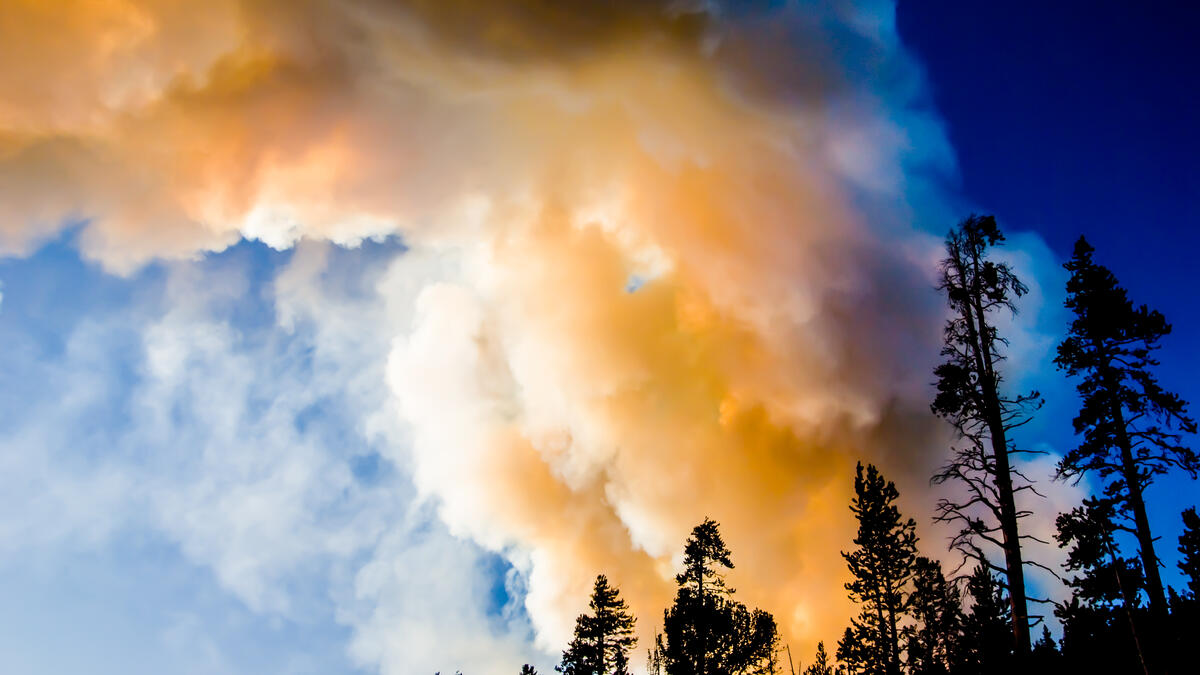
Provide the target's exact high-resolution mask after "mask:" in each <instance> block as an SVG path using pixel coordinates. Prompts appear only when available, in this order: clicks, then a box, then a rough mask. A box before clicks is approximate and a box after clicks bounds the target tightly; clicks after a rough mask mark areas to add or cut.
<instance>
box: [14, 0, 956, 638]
mask: <svg viewBox="0 0 1200 675" xmlns="http://www.w3.org/2000/svg"><path fill="white" fill-rule="evenodd" d="M891 11H892V10H891V8H890V7H889V6H887V5H880V6H876V5H875V4H874V3H872V4H871V5H869V6H866V7H864V6H852V5H851V4H850V3H843V2H821V3H812V4H810V3H775V2H729V3H721V2H716V1H711V2H704V1H701V0H696V1H694V2H687V1H681V0H670V1H666V0H663V1H661V2H648V1H645V0H628V1H621V2H616V1H611V0H586V1H583V0H581V1H578V2H570V3H566V2H554V1H552V0H521V1H510V2H503V3H501V2H471V1H468V0H409V1H407V2H385V1H383V0H378V1H375V0H352V1H347V0H286V1H285V0H213V1H212V2H207V3H193V2H184V1H174V0H154V1H148V0H147V1H143V2H133V1H132V0H129V1H118V2H113V1H100V0H94V1H93V0H72V1H67V2H59V3H43V2H38V1H36V0H16V1H15V2H5V3H3V4H2V5H0V61H2V62H3V63H4V64H5V65H4V67H3V68H2V69H0V247H2V250H3V251H4V252H6V253H9V254H19V253H21V252H24V251H29V250H31V249H32V248H34V247H36V246H37V245H38V243H39V242H41V241H44V240H46V239H48V238H51V237H53V236H55V235H56V233H58V232H60V231H61V230H62V229H63V228H67V227H77V228H79V236H78V242H79V245H80V247H81V248H82V250H83V252H84V254H85V255H87V256H89V257H91V258H93V259H95V260H97V261H99V262H100V263H101V264H102V265H104V266H105V267H106V268H108V269H110V270H112V271H114V272H117V273H124V272H128V271H131V270H134V269H136V268H137V267H138V266H140V265H143V264H145V263H146V262H148V261H151V260H156V259H163V258H180V257H183V258H186V257H191V256H195V255H198V254H201V253H203V252H205V251H214V250H220V249H222V248H224V247H227V246H230V245H232V244H233V243H235V242H237V241H238V240H240V239H242V238H249V239H258V240H262V241H264V242H266V243H268V244H270V245H271V246H274V247H287V246H290V245H292V244H294V243H295V242H297V241H299V240H300V239H303V238H309V239H325V240H329V241H333V242H336V243H339V244H344V245H354V244H356V243H357V242H361V241H363V240H364V239H368V238H380V237H386V236H389V235H399V236H400V237H402V238H403V240H404V241H405V243H406V245H407V246H409V248H410V250H409V251H408V252H406V253H405V254H404V256H407V258H406V259H401V260H400V261H399V262H398V263H397V265H398V268H399V269H401V270H404V269H408V268H411V278H408V279H407V281H405V282H404V284H408V286H409V287H412V288H416V289H418V290H417V292H416V294H415V298H416V299H415V307H414V308H412V310H411V311H412V315H411V316H412V319H411V322H410V324H411V325H407V326H405V327H404V328H403V329H402V330H401V331H400V333H399V334H398V335H396V336H395V340H394V343H393V348H392V351H391V356H390V359H389V362H388V364H387V372H386V374H385V373H383V372H380V373H379V377H380V378H381V379H382V378H384V377H386V378H387V382H388V384H389V386H390V387H391V390H392V392H393V393H394V414H397V415H400V416H401V417H402V418H403V419H404V420H405V421H406V422H407V424H408V425H409V428H410V430H411V446H410V447H406V448H403V449H398V450H397V453H396V455H395V459H396V461H397V463H398V464H400V465H402V466H404V467H405V468H406V470H408V471H411V474H412V477H413V481H414V483H415V485H416V487H417V489H418V491H419V492H421V493H422V494H423V495H425V496H427V497H428V498H430V499H431V500H432V502H433V503H435V504H436V505H437V508H438V509H439V513H440V515H441V517H442V518H443V520H444V521H445V522H446V524H447V525H448V526H449V527H450V529H451V531H453V532H454V533H456V534H459V535H461V536H464V537H469V538H472V539H474V540H475V541H477V542H479V543H480V544H482V545H484V546H486V547H488V548H491V549H493V550H495V551H498V552H501V553H503V554H504V555H505V556H507V557H508V558H509V560H511V561H512V562H513V564H514V565H516V567H517V568H518V569H519V570H521V572H522V573H524V574H525V575H526V577H527V584H528V595H527V597H526V600H525V606H526V609H527V610H528V612H529V616H530V617H531V619H532V621H533V625H534V627H535V629H536V632H537V637H538V640H539V644H540V645H541V646H542V647H543V648H545V649H547V650H552V649H554V648H556V647H560V646H561V645H562V644H563V642H564V641H565V638H566V635H567V632H568V631H569V630H570V628H571V623H572V618H573V616H574V615H575V614H576V613H577V612H578V611H579V610H580V608H581V606H582V604H583V602H584V597H585V594H586V591H587V588H588V584H589V580H590V579H591V578H592V577H593V575H594V574H596V573H597V572H601V571H602V572H605V573H607V574H608V575H609V577H610V578H611V579H613V580H614V581H615V582H616V583H617V584H619V585H620V586H621V588H622V589H623V591H624V593H625V594H626V595H627V596H628V597H629V598H630V599H631V602H632V604H633V607H634V609H635V610H636V611H637V613H638V614H639V616H640V617H641V624H640V627H641V630H642V631H643V635H646V634H649V632H650V631H651V630H652V629H653V628H654V624H655V621H656V615H657V612H659V611H660V610H661V608H662V607H664V606H665V605H666V604H667V602H668V600H669V597H670V594H671V592H672V583H671V575H672V569H673V564H674V563H675V562H677V555H678V552H679V550H680V548H681V544H682V542H683V539H684V537H685V536H686V534H687V532H688V530H689V529H690V528H691V527H692V526H693V525H694V524H696V523H697V522H699V521H700V520H701V519H702V518H703V517H705V516H711V517H713V518H715V519H717V520H719V521H720V522H721V523H722V525H723V528H724V532H725V533H726V536H727V540H728V542H729V543H730V545H731V548H732V550H733V552H734V559H735V562H736V563H737V564H738V570H737V572H735V574H734V577H733V579H732V580H731V581H732V585H733V586H735V587H736V588H737V589H738V591H739V593H740V594H741V595H742V596H743V598H744V599H745V601H747V602H748V603H751V604H756V605H760V606H762V607H764V608H767V609H769V610H771V611H773V612H775V613H776V615H777V617H778V618H779V619H780V622H781V625H782V627H783V629H784V631H785V633H786V635H787V637H788V638H789V639H790V640H792V641H793V643H794V644H797V645H805V646H807V645H810V644H811V643H812V642H815V640H816V639H818V638H820V639H826V640H830V639H833V638H835V637H836V635H838V633H839V632H840V627H841V626H843V625H844V623H845V619H846V616H847V615H848V612H849V607H848V605H847V602H846V600H845V597H844V593H843V591H842V589H841V582H842V581H843V580H844V579H843V577H844V564H843V562H842V560H841V558H840V557H839V556H838V555H837V551H838V550H840V549H844V548H846V547H847V546H848V545H849V541H850V539H851V531H852V527H853V523H852V521H851V519H850V514H849V512H848V511H847V508H846V506H847V503H848V498H849V492H850V489H851V476H852V472H853V466H854V463H855V461H856V460H858V459H860V458H861V459H865V460H868V461H874V462H877V463H879V464H881V465H882V466H883V467H884V469H885V471H886V472H887V473H889V474H890V475H891V477H893V478H894V479H896V480H898V481H899V482H901V483H902V484H903V485H905V486H908V487H909V488H911V489H912V490H913V491H916V490H917V489H918V488H919V487H920V486H922V485H923V484H924V481H925V478H926V477H927V476H928V475H929V473H930V469H931V467H932V466H933V465H934V464H936V463H937V461H938V458H939V457H940V455H941V449H942V448H943V447H944V438H943V437H942V434H943V431H942V428H941V427H940V426H938V425H937V424H936V422H935V421H934V420H933V419H932V418H931V417H930V415H929V412H928V407H927V396H928V391H927V382H928V380H929V378H930V376H929V366H930V364H931V361H932V360H933V359H934V358H935V357H936V351H937V342H938V337H939V333H938V332H939V329H940V326H939V323H940V320H939V318H938V317H939V312H940V311H941V310H940V307H939V305H938V303H937V298H936V296H935V295H934V294H933V293H932V290H931V281H930V271H931V267H932V262H933V260H934V259H935V258H936V255H937V251H936V243H937V242H936V239H931V238H928V237H925V236H923V235H920V234H917V233H916V231H915V230H913V229H911V228H910V222H911V221H912V220H913V218H914V216H913V213H914V212H915V211H920V210H921V204H922V202H923V200H925V199H926V197H927V196H928V195H927V194H926V191H925V189H924V186H925V183H924V182H923V181H922V180H921V179H920V170H919V168H914V166H915V165H917V164H921V163H924V162H933V163H935V164H936V163H937V162H939V161H940V160H939V157H941V148H942V141H941V137H940V136H939V134H938V132H937V130H936V125H933V124H931V123H930V122H929V120H928V118H926V117H925V116H923V115H922V114H921V113H920V111H919V109H918V108H916V107H915V106H916V105H917V103H918V102H919V96H920V93H921V91H920V86H919V77H918V75H917V73H916V72H915V70H914V69H913V68H912V66H911V65H910V64H909V62H908V61H907V60H906V57H905V55H904V54H903V52H902V50H901V49H900V47H899V45H898V41H897V38H896V36H895V32H894V28H893V26H892V20H891ZM934 215H935V217H936V218H937V219H938V220H936V221H935V222H934V223H933V224H935V225H936V226H937V227H938V228H939V229H940V228H942V227H945V225H947V223H946V222H945V221H944V220H940V218H941V217H942V215H943V214H942V213H936V214H934ZM409 261H411V264H410V263H409ZM431 261H432V262H431ZM406 265H407V266H408V267H407V268H406ZM404 284H400V285H404ZM384 292H385V293H386V292H388V287H387V286H385V287H384ZM396 292H397V293H398V294H400V292H399V291H396ZM401 295H402V294H401ZM397 297H399V295H398V296H397ZM406 311H408V310H406ZM406 315H407V314H406ZM386 329H387V327H386V326H378V327H373V326H362V327H361V330H364V331H370V330H386ZM922 499H923V498H921V497H920V496H919V495H914V497H913V498H912V501H911V502H910V503H911V505H912V509H911V510H912V511H914V515H920V516H922V517H923V515H924V513H918V509H925V508H927V506H928V504H927V502H926V501H922ZM931 548H933V549H934V550H936V549H937V548H940V547H939V546H938V544H936V543H932V544H931Z"/></svg>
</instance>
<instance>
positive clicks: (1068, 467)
mask: <svg viewBox="0 0 1200 675" xmlns="http://www.w3.org/2000/svg"><path fill="white" fill-rule="evenodd" d="M1094 250H1095V249H1093V248H1092V247H1091V246H1090V245H1089V244H1088V243H1087V241H1086V240H1085V239H1083V238H1082V237H1080V238H1079V241H1078V242H1076V243H1075V251H1074V255H1073V256H1072V257H1071V260H1070V261H1068V262H1067V263H1066V264H1065V265H1064V267H1066V269H1067V270H1068V271H1069V272H1071V278H1070V279H1069V280H1068V281H1067V300H1066V303H1065V304H1066V306H1067V307H1068V308H1069V309H1071V310H1072V311H1073V312H1074V313H1075V318H1074V320H1073V321H1072V322H1071V328H1070V332H1069V333H1068V335H1067V338H1066V339H1065V340H1063V342H1062V344H1060V345H1059V346H1058V356H1057V357H1056V358H1055V359H1054V362H1055V363H1056V364H1057V365H1058V367H1059V368H1061V369H1063V370H1065V371H1066V372H1067V374H1068V375H1069V376H1073V377H1075V376H1081V377H1082V380H1081V381H1080V382H1079V385H1078V387H1077V389H1078V391H1079V395H1080V398H1081V399H1082V405H1081V407H1080V409H1079V415H1078V416H1076V417H1075V420H1074V424H1075V432H1076V433H1077V434H1081V435H1082V436H1083V438H1082V441H1081V442H1080V444H1079V446H1078V447H1076V448H1075V449H1073V450H1071V451H1070V452H1068V453H1067V454H1066V455H1065V456H1063V459H1062V461H1061V462H1060V463H1059V473H1060V475H1062V476H1064V477H1074V478H1075V479H1076V480H1078V479H1079V477H1081V476H1083V475H1084V474H1086V473H1088V472H1095V473H1096V474H1098V475H1099V476H1100V477H1101V478H1102V479H1105V480H1106V481H1107V487H1106V490H1105V492H1106V494H1108V495H1110V496H1112V497H1113V498H1115V500H1116V501H1115V502H1114V503H1115V505H1116V506H1117V507H1118V510H1117V514H1118V515H1119V516H1121V517H1122V518H1124V519H1126V520H1128V521H1130V522H1132V523H1133V526H1134V534H1135V535H1136V537H1137V541H1138V549H1139V553H1140V556H1141V560H1142V570H1143V572H1144V573H1145V575H1146V592H1147V594H1148V595H1149V597H1150V610H1151V612H1152V614H1153V615H1154V617H1155V621H1156V623H1157V624H1158V625H1159V626H1160V627H1165V626H1166V621H1167V612H1168V609H1167V601H1166V594H1165V589H1164V588H1163V583H1162V577H1161V575H1160V574H1159V569H1158V568H1159V561H1158V557H1157V556H1156V555H1155V552H1154V536H1153V534H1152V533H1151V531H1150V520H1149V517H1148V516H1147V514H1146V503H1145V499H1144V492H1145V490H1146V488H1147V487H1148V486H1149V485H1150V484H1151V482H1152V481H1153V480H1154V477H1155V476H1157V475H1159V474H1163V473H1166V472H1167V471H1169V470H1171V469H1181V470H1183V471H1186V472H1188V473H1190V474H1191V476H1192V477H1193V478H1195V477H1196V474H1197V471H1198V470H1200V458H1198V457H1197V456H1196V453H1195V452H1193V451H1192V450H1191V449H1190V448H1187V447H1184V446H1183V445H1181V444H1180V434H1179V431H1188V432H1195V430H1196V424H1195V422H1194V421H1192V419H1191V418H1190V417H1188V415H1187V405H1186V404H1185V403H1184V401H1183V400H1182V399H1180V398H1179V396H1177V395H1175V394H1173V393H1171V392H1169V391H1166V390H1165V389H1163V388H1162V386H1161V385H1159V383H1158V380H1157V379H1156V378H1155V377H1154V375H1153V374H1152V373H1151V372H1150V369H1151V368H1152V367H1154V366H1157V365H1158V361H1156V360H1155V359H1154V358H1153V356H1152V354H1153V353H1154V351H1155V350H1157V349H1158V347H1159V344H1158V343H1159V341H1160V340H1161V339H1162V338H1163V336H1165V335H1167V334H1169V333H1170V332H1171V325H1170V324H1168V323H1167V320H1166V319H1165V318H1164V317H1163V315H1162V314H1160V313H1159V312H1158V311H1156V310H1152V309H1149V308H1148V307H1146V306H1145V305H1141V306H1138V307H1135V306H1134V305H1133V303H1132V302H1131V301H1130V300H1129V298H1128V295H1127V293H1126V291H1125V289H1124V288H1121V287H1120V286H1119V285H1118V283H1117V278H1116V277H1115V276H1114V275H1113V273H1112V272H1111V271H1109V270H1108V269H1107V268H1106V267H1104V266H1103V265H1099V264H1097V263H1096V262H1095V261H1094V260H1093V259H1092V253H1093V252H1094Z"/></svg>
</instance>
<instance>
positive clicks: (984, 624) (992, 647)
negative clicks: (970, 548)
mask: <svg viewBox="0 0 1200 675" xmlns="http://www.w3.org/2000/svg"><path fill="white" fill-rule="evenodd" d="M990 569H991V568H989V567H987V566H985V565H977V566H976V567H975V571H974V572H973V573H972V574H971V576H970V577H968V579H967V597H968V598H969V600H970V605H971V609H970V611H969V612H967V615H966V618H965V619H964V620H963V628H964V630H963V632H964V634H965V638H966V639H965V640H964V645H965V649H964V652H963V660H962V672H966V673H972V674H980V675H992V674H993V673H994V674H996V675H1000V674H1002V673H1003V674H1007V673H1011V672H1013V642H1012V638H1011V629H1010V628H1009V624H1010V622H1011V620H1012V616H1011V615H1010V614H1009V612H1010V611H1011V607H1012V604H1011V603H1010V602H1008V600H1006V599H1005V597H1004V588H1003V587H1002V586H1001V585H1000V584H999V583H998V581H997V579H996V577H994V576H992V573H991V571H990Z"/></svg>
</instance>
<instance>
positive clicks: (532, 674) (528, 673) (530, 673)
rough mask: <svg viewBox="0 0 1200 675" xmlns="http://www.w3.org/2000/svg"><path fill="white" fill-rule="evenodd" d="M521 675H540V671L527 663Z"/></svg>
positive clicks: (522, 668)
mask: <svg viewBox="0 0 1200 675" xmlns="http://www.w3.org/2000/svg"><path fill="white" fill-rule="evenodd" d="M521 675H538V671H537V668H534V667H533V666H531V665H529V664H528V663H526V664H525V665H523V666H521Z"/></svg>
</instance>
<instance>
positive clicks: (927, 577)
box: [905, 557, 963, 675]
mask: <svg viewBox="0 0 1200 675" xmlns="http://www.w3.org/2000/svg"><path fill="white" fill-rule="evenodd" d="M913 569H914V572H915V573H914V574H913V590H912V594H911V595H910V596H909V608H910V612H911V614H912V617H913V619H915V620H916V625H914V626H909V627H908V628H907V629H906V630H905V638H906V639H905V652H906V654H907V656H908V672H909V673H910V674H911V675H946V674H947V673H950V672H951V671H952V670H953V668H954V666H955V664H956V662H957V659H958V658H959V652H960V650H961V648H962V637H963V636H962V632H963V623H962V597H961V595H960V594H959V592H958V589H956V588H955V587H954V585H953V584H951V583H949V582H948V581H946V576H945V574H943V572H942V566H941V564H939V563H938V562H937V561H936V560H930V559H929V558H924V557H919V558H917V561H916V563H915V564H914V565H913Z"/></svg>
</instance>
